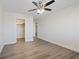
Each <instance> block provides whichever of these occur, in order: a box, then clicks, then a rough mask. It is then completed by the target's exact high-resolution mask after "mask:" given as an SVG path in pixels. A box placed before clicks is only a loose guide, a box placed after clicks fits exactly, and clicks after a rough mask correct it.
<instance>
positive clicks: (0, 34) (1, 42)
mask: <svg viewBox="0 0 79 59" xmlns="http://www.w3.org/2000/svg"><path fill="white" fill-rule="evenodd" d="M2 13H3V12H2V6H1V5H0V52H1V51H2V48H3V46H4V44H3V39H2V28H3V26H2Z"/></svg>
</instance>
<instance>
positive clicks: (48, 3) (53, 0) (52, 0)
mask: <svg viewBox="0 0 79 59" xmlns="http://www.w3.org/2000/svg"><path fill="white" fill-rule="evenodd" d="M53 2H55V0H51V1H49V2H47V3H46V4H45V7H46V6H48V5H50V4H52V3H53Z"/></svg>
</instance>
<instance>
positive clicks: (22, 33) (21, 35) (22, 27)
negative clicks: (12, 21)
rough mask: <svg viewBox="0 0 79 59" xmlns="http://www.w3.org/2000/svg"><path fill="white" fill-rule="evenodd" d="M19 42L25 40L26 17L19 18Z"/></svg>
mask: <svg viewBox="0 0 79 59" xmlns="http://www.w3.org/2000/svg"><path fill="white" fill-rule="evenodd" d="M16 25H17V43H24V42H25V19H17V24H16Z"/></svg>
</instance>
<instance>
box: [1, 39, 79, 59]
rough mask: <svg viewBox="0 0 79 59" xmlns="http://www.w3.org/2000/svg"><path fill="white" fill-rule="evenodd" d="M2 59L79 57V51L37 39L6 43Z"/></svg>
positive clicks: (67, 58)
mask: <svg viewBox="0 0 79 59" xmlns="http://www.w3.org/2000/svg"><path fill="white" fill-rule="evenodd" d="M0 59H79V53H77V52H75V51H72V50H69V49H66V48H63V47H60V46H58V45H55V44H52V43H49V42H47V41H44V40H40V39H37V40H35V41H33V42H26V43H24V42H19V43H16V44H11V45H5V47H4V48H3V51H2V53H1V54H0Z"/></svg>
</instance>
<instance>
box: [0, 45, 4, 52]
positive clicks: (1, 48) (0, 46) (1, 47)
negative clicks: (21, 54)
mask: <svg viewBox="0 0 79 59" xmlns="http://www.w3.org/2000/svg"><path fill="white" fill-rule="evenodd" d="M3 47H4V45H0V53H1V52H2V50H3Z"/></svg>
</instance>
